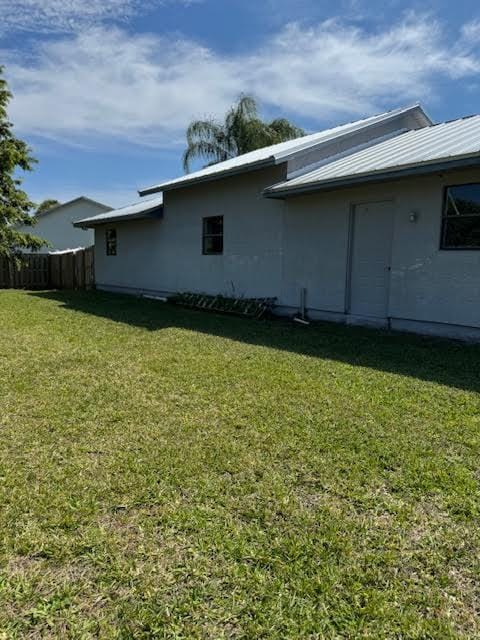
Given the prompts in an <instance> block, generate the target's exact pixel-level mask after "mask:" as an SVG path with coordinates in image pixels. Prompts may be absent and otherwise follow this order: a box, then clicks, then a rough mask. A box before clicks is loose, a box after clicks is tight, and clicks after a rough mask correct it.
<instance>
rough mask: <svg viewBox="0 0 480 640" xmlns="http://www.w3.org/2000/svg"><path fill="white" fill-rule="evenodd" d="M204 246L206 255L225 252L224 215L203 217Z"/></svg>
mask: <svg viewBox="0 0 480 640" xmlns="http://www.w3.org/2000/svg"><path fill="white" fill-rule="evenodd" d="M202 248H203V255H206V256H208V255H219V254H222V253H223V216H212V217H211V218H204V219H203V238H202Z"/></svg>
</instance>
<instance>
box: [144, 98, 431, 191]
mask: <svg viewBox="0 0 480 640" xmlns="http://www.w3.org/2000/svg"><path fill="white" fill-rule="evenodd" d="M409 112H411V113H413V114H414V115H416V117H417V118H418V121H419V124H420V126H425V125H428V124H431V120H430V118H429V117H428V116H427V115H426V114H425V112H424V111H423V109H422V107H421V106H420V105H419V104H414V105H411V106H408V107H402V108H399V109H394V110H392V111H387V112H385V113H381V114H379V115H376V116H371V117H369V118H364V119H363V120H357V121H355V122H349V123H348V124H343V125H340V126H338V127H333V128H332V129H325V130H324V131H320V132H318V133H313V134H311V135H307V136H302V137H301V138H295V139H294V140H288V141H287V142H281V143H279V144H274V145H271V146H269V147H263V148H262V149H257V150H256V151H251V152H250V153H244V154H242V155H240V156H237V157H236V158H231V159H230V160H226V161H224V162H218V163H217V164H214V165H211V166H209V167H205V168H204V169H201V170H200V171H195V172H193V173H189V174H187V175H184V176H181V177H180V178H176V179H174V180H166V181H164V182H161V183H160V184H157V185H154V186H152V187H148V188H146V189H141V190H140V192H139V193H140V195H148V194H151V193H157V192H158V191H166V190H167V189H176V188H179V187H183V186H188V185H190V184H192V183H195V182H205V181H207V180H214V179H216V178H218V177H223V176H224V175H230V174H235V173H240V172H244V171H249V170H251V169H258V168H260V167H262V166H271V165H275V164H279V163H280V162H285V161H287V160H288V159H289V158H290V157H292V156H294V155H295V154H297V153H299V152H301V151H304V150H306V149H309V148H311V147H314V146H316V145H321V144H324V143H327V142H331V141H332V140H335V139H337V138H340V137H343V136H348V135H350V134H353V133H355V132H357V131H359V130H361V129H364V128H367V127H371V126H373V125H376V124H378V123H381V122H386V121H388V120H391V119H393V118H396V117H398V116H400V115H404V114H407V113H409Z"/></svg>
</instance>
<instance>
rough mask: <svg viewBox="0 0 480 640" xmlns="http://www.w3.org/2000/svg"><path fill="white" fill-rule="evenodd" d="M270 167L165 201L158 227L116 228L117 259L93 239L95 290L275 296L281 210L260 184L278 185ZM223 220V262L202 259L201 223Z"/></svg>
mask: <svg viewBox="0 0 480 640" xmlns="http://www.w3.org/2000/svg"><path fill="white" fill-rule="evenodd" d="M283 176H284V168H281V167H275V168H273V169H265V170H263V171H257V172H252V173H249V174H243V175H240V176H236V177H232V178H228V179H225V180H222V181H220V182H217V183H205V184H203V185H197V186H195V187H191V188H190V189H180V190H176V191H171V192H167V193H166V194H165V206H164V217H163V219H161V220H145V221H132V222H127V223H122V224H117V225H116V229H117V247H118V250H117V255H116V256H107V255H106V253H105V227H101V228H99V229H98V230H97V231H96V240H95V261H96V279H97V284H98V286H102V285H109V286H113V287H117V288H125V289H128V288H133V289H135V288H137V289H142V290H151V291H161V292H164V293H168V292H177V291H196V292H204V293H219V292H220V293H224V294H228V295H232V294H234V295H236V296H242V295H248V296H278V295H279V294H280V288H281V273H282V266H281V265H282V256H281V250H282V249H281V247H282V240H281V238H282V214H283V209H284V206H283V203H282V202H276V201H273V200H267V199H265V198H263V197H262V195H261V192H262V189H263V188H264V186H265V184H267V183H269V182H270V183H271V182H273V181H278V180H281V179H283ZM217 215H223V216H224V252H223V255H210V256H208V255H207V256H204V255H202V219H203V218H204V217H208V216H217Z"/></svg>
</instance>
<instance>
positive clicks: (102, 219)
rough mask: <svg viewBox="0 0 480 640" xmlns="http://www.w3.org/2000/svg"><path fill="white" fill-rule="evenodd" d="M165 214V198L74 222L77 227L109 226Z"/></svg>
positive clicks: (135, 204) (137, 203)
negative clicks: (111, 223)
mask: <svg viewBox="0 0 480 640" xmlns="http://www.w3.org/2000/svg"><path fill="white" fill-rule="evenodd" d="M162 213H163V196H160V197H158V198H153V199H150V200H146V201H143V202H136V203H134V204H130V205H127V206H126V207H121V208H120V209H113V210H111V211H109V212H108V213H101V214H99V215H98V216H92V217H91V218H84V219H83V220H77V221H76V222H74V226H75V227H83V228H85V227H96V226H97V225H99V224H107V223H109V222H123V221H126V220H138V219H142V218H159V217H161V215H162Z"/></svg>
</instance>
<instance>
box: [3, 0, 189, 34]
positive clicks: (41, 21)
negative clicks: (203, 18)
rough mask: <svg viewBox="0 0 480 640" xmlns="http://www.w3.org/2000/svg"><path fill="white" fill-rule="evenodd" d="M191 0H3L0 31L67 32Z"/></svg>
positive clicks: (122, 19) (125, 18)
mask: <svg viewBox="0 0 480 640" xmlns="http://www.w3.org/2000/svg"><path fill="white" fill-rule="evenodd" d="M191 1H192V0H0V33H1V32H7V31H8V32H11V31H34V32H36V33H39V32H44V33H45V32H46V33H55V32H68V31H78V30H79V29H82V28H85V27H86V26H88V25H95V24H97V25H98V24H99V22H102V21H105V20H110V21H112V20H113V21H116V22H123V21H125V20H127V19H129V18H131V17H132V16H133V15H135V14H137V13H145V12H146V11H148V10H149V9H151V8H152V7H154V6H158V5H164V4H168V3H170V2H181V3H182V4H190V2H191Z"/></svg>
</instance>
